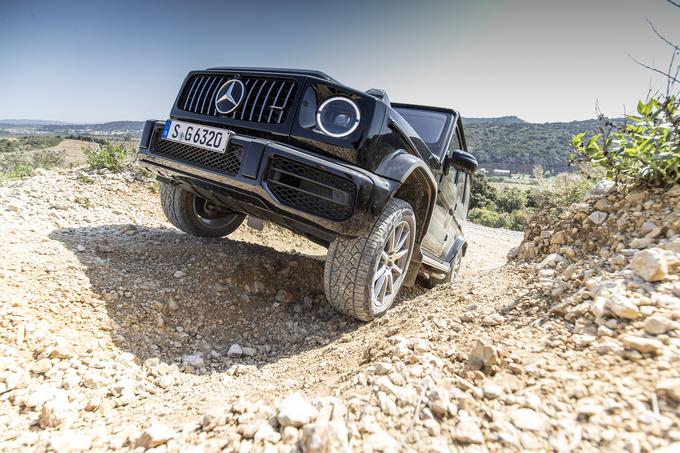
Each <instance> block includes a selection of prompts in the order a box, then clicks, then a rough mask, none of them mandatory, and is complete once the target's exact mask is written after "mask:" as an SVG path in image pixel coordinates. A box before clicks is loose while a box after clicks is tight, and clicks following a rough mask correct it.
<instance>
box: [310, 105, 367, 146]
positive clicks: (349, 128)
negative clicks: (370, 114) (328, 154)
mask: <svg viewBox="0 0 680 453" xmlns="http://www.w3.org/2000/svg"><path fill="white" fill-rule="evenodd" d="M359 119H360V115H359V107H357V105H356V104H355V103H354V101H352V100H351V99H348V98H345V97H339V96H337V97H333V98H328V99H326V100H325V101H324V102H323V103H322V104H321V106H320V107H319V110H317V111H316V124H317V125H318V126H319V128H320V129H321V130H322V131H323V133H324V134H326V135H330V136H331V137H345V136H346V135H349V134H351V133H352V132H354V130H355V129H356V128H357V126H359Z"/></svg>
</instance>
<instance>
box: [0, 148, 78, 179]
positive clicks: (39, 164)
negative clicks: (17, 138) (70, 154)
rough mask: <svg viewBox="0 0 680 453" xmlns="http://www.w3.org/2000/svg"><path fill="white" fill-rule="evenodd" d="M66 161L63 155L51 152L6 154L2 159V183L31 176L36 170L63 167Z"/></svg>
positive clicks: (0, 158) (0, 177) (0, 170)
mask: <svg viewBox="0 0 680 453" xmlns="http://www.w3.org/2000/svg"><path fill="white" fill-rule="evenodd" d="M64 161H65V159H64V155H63V153H60V152H57V151H51V150H40V151H35V152H32V153H11V154H6V155H4V156H2V157H0V183H2V182H5V181H7V180H11V179H20V178H24V177H26V176H31V175H32V174H33V170H35V169H36V168H45V169H50V168H54V167H62V166H63V165H64Z"/></svg>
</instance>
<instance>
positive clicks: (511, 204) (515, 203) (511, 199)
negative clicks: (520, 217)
mask: <svg viewBox="0 0 680 453" xmlns="http://www.w3.org/2000/svg"><path fill="white" fill-rule="evenodd" d="M496 204H497V205H498V207H499V208H500V209H501V210H502V211H503V212H507V213H511V212H513V211H517V210H519V209H524V208H526V207H527V194H526V193H525V192H523V191H521V190H519V189H515V188H510V189H505V190H504V191H502V192H501V193H500V194H499V195H498V199H497V200H496Z"/></svg>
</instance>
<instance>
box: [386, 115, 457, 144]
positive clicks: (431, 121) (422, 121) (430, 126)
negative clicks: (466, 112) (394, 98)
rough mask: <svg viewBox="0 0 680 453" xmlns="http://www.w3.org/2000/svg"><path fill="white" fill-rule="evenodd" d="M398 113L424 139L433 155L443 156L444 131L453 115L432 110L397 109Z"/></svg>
mask: <svg viewBox="0 0 680 453" xmlns="http://www.w3.org/2000/svg"><path fill="white" fill-rule="evenodd" d="M394 110H396V111H397V113H399V114H400V115H401V116H402V117H403V118H404V119H405V120H406V121H407V122H408V123H409V124H410V125H411V127H412V128H413V129H415V131H416V132H417V133H418V136H419V137H420V138H422V139H423V141H424V142H425V143H426V144H427V146H428V147H429V148H430V150H432V153H433V154H435V155H437V156H441V152H442V149H443V147H444V141H445V140H446V137H445V136H444V135H445V134H444V131H445V128H446V124H447V122H448V121H449V118H450V116H451V115H449V114H446V113H443V112H435V111H432V110H424V109H415V108H405V107H395V108H394Z"/></svg>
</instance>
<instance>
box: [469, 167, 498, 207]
mask: <svg viewBox="0 0 680 453" xmlns="http://www.w3.org/2000/svg"><path fill="white" fill-rule="evenodd" d="M496 200H498V189H496V188H495V187H494V186H492V185H491V184H490V182H489V178H488V177H486V176H484V175H483V174H481V173H477V174H476V175H474V177H473V178H472V188H471V190H470V208H471V209H474V208H479V207H482V206H487V205H488V204H489V203H494V204H495V203H496Z"/></svg>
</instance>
